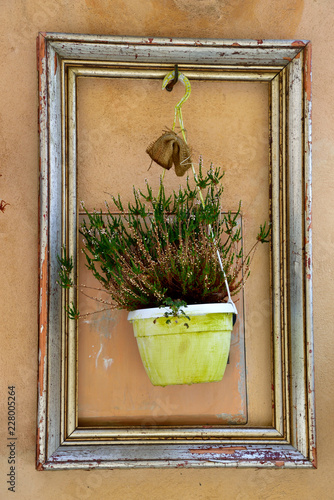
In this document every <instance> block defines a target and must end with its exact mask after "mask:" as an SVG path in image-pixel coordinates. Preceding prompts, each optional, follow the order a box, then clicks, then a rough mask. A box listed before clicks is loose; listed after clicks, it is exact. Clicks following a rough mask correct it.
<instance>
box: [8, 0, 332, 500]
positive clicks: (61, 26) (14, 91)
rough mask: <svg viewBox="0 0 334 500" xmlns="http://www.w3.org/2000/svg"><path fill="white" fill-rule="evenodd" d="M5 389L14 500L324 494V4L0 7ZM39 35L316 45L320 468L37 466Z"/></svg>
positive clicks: (328, 310)
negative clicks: (13, 403)
mask: <svg viewBox="0 0 334 500" xmlns="http://www.w3.org/2000/svg"><path fill="white" fill-rule="evenodd" d="M0 13H1V20H2V22H1V25H0V33H1V35H0V47H1V72H0V75H1V76H0V78H1V94H0V103H1V104H0V127H1V128H0V146H1V147H0V155H1V156H0V158H1V159H0V174H2V177H0V199H4V200H5V201H7V202H8V203H9V204H10V205H9V206H7V208H6V211H5V212H4V213H0V256H1V258H0V266H1V267H0V276H1V291H0V294H1V300H0V318H1V320H0V325H1V341H2V349H1V358H2V362H1V381H2V384H1V393H2V400H3V402H4V403H6V389H7V386H8V385H15V386H16V391H17V407H18V416H17V429H18V431H17V432H18V441H17V453H18V467H17V471H18V476H17V493H16V496H17V498H22V499H56V498H57V499H58V498H60V499H64V500H65V499H68V500H70V499H71V500H72V499H76V498H78V499H85V498H115V499H137V498H144V499H160V498H166V499H179V498H184V499H194V498H198V499H210V500H211V499H222V498H227V499H238V500H241V499H248V498H250V499H252V498H255V499H267V498H269V499H279V498H288V499H330V498H333V497H334V492H333V488H334V479H333V466H332V450H333V447H334V446H333V445H334V439H333V430H334V424H333V415H334V394H333V387H334V373H333V369H332V366H333V357H334V349H333V347H334V346H333V336H332V330H333V327H332V324H331V318H332V317H333V312H332V309H333V308H332V303H333V299H334V292H333V288H332V286H331V285H332V276H333V265H332V261H331V258H332V257H333V254H334V251H333V242H334V229H333V224H332V214H333V204H334V197H333V194H332V193H333V185H334V181H333V175H332V171H331V160H334V145H333V143H332V138H333V136H334V134H333V132H334V130H333V129H334V118H333V111H332V109H333V104H332V103H333V101H334V99H333V97H334V96H333V93H334V91H333V84H332V81H333V78H332V77H333V76H334V75H333V73H334V64H333V57H332V56H331V42H332V41H334V34H333V29H332V26H333V23H334V4H333V2H332V1H331V0H318V1H317V0H305V1H303V0H281V1H279V2H278V1H275V2H268V1H267V0H234V1H233V0H232V1H229V0H128V1H124V0H123V1H122V0H114V1H113V2H110V1H108V0H85V1H84V0H77V1H76V2H69V1H68V0H59V1H58V2H56V3H54V2H51V0H44V1H43V2H42V1H41V0H32V1H30V2H26V1H24V0H0ZM38 31H59V32H74V33H92V34H114V35H130V36H131V35H133V36H150V35H153V36H178V37H198V38H200V37H202V38H206V37H207V38H212V37H217V38H274V39H275V38H283V39H284V38H285V39H292V38H296V39H310V40H311V41H312V42H313V81H314V84H313V144H314V146H313V153H314V154H313V163H314V170H313V197H314V203H313V231H314V232H313V235H314V328H315V362H316V403H317V436H318V469H317V470H305V471H303V470H298V471H296V470H275V471H266V470H222V469H212V470H205V469H204V470H191V469H189V470H122V471H116V470H114V471H93V472H82V471H72V472H56V473H55V472H37V471H35V429H36V376H37V293H38V292H37V245H38V141H37V71H36V56H35V38H36V35H37V32H38ZM6 417H7V412H6V404H3V405H2V406H1V418H0V422H1V425H0V432H1V451H0V454H1V475H0V497H1V498H11V497H10V495H12V494H11V493H10V492H8V491H7V485H6V480H7V479H6V474H7V472H8V470H7V469H8V464H7V450H8V448H6V438H7V425H6V422H7V420H6Z"/></svg>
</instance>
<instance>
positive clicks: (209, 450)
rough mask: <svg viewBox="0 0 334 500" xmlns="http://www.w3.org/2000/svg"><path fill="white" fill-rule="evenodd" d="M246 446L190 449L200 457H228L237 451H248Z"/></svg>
mask: <svg viewBox="0 0 334 500" xmlns="http://www.w3.org/2000/svg"><path fill="white" fill-rule="evenodd" d="M246 449H247V448H246V447H245V446H233V447H232V446H231V447H222V448H205V449H190V450H189V451H190V453H198V454H200V455H203V454H206V453H217V454H218V453H223V454H224V453H225V454H226V455H233V454H234V453H235V452H236V451H237V450H246Z"/></svg>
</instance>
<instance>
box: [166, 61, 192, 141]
mask: <svg viewBox="0 0 334 500" xmlns="http://www.w3.org/2000/svg"><path fill="white" fill-rule="evenodd" d="M174 79H175V70H172V71H170V72H169V73H167V75H166V76H165V78H164V79H163V82H162V90H163V89H165V88H166V87H167V85H168V83H169V82H170V81H171V80H174ZM178 79H179V80H180V81H181V82H182V83H183V85H184V86H185V88H186V93H185V94H184V96H183V97H182V99H181V100H180V101H179V102H178V103H177V105H176V106H175V116H174V123H173V128H172V130H174V129H175V125H176V117H178V119H179V122H180V126H181V132H182V135H183V137H184V139H185V134H184V126H183V118H182V111H181V106H182V105H183V104H184V103H185V102H186V100H187V99H188V98H189V96H190V93H191V85H190V81H189V80H188V78H187V77H186V76H185V75H184V74H183V73H179V75H178Z"/></svg>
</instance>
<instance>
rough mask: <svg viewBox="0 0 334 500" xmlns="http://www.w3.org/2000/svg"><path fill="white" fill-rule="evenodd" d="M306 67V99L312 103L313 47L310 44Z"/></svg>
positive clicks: (307, 50) (306, 54)
mask: <svg viewBox="0 0 334 500" xmlns="http://www.w3.org/2000/svg"><path fill="white" fill-rule="evenodd" d="M304 53H305V59H306V60H305V65H304V91H305V94H306V99H307V100H308V101H311V93H312V45H311V43H308V44H307V46H306V48H305V50H304Z"/></svg>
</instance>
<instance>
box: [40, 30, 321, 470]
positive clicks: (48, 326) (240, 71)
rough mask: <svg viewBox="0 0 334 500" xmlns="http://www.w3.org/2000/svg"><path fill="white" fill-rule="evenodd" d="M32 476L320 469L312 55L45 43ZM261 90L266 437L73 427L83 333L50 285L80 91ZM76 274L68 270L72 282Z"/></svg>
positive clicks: (131, 43)
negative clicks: (266, 163)
mask: <svg viewBox="0 0 334 500" xmlns="http://www.w3.org/2000/svg"><path fill="white" fill-rule="evenodd" d="M37 48H38V71H39V129H40V275H39V279H40V315H39V318H40V319H39V381H38V432H37V468H38V469H39V470H51V469H71V468H82V469H86V468H87V469H88V468H119V467H123V468H126V467H176V466H185V467H198V466H206V467H217V466H223V467H234V466H238V467H271V468H274V467H287V468H293V467H303V468H308V467H315V466H316V448H315V416H314V375H313V366H314V365H313V325H312V263H311V257H312V255H311V246H312V244H311V46H310V43H309V42H308V41H305V40H195V39H163V38H147V39H145V38H133V37H126V38H123V37H112V36H95V35H74V34H59V33H40V34H39V37H38V39H37ZM175 63H178V64H179V66H180V70H182V71H183V72H184V73H185V74H186V75H187V76H188V78H190V79H204V80H210V79H215V80H221V81H224V80H236V81H237V80H239V81H240V80H243V81H265V82H268V83H269V85H268V86H269V102H270V106H269V108H270V165H271V167H270V181H271V182H270V193H269V197H270V209H271V220H272V225H273V232H272V244H271V285H272V350H273V421H272V426H270V427H261V428H249V427H245V426H212V427H210V428H204V427H189V426H188V427H187V426H183V427H174V428H172V427H149V428H140V427H113V428H112V427H108V428H105V427H97V428H80V427H78V414H77V328H76V325H75V324H74V323H73V322H72V323H69V322H67V320H66V318H65V315H64V314H63V307H62V306H63V304H64V302H66V301H67V300H70V299H71V297H69V296H68V294H64V293H63V292H61V290H60V287H58V286H57V284H56V279H57V269H58V267H57V260H56V257H57V254H59V253H60V249H61V245H62V244H63V243H66V245H67V248H68V249H69V251H70V253H71V254H72V255H73V256H74V259H75V262H76V255H77V217H78V213H77V199H76V152H77V150H76V83H77V78H78V77H82V76H96V77H108V78H112V77H114V78H160V79H162V78H163V76H164V75H165V74H166V72H167V70H170V69H171V68H173V65H174V64H175ZM75 275H76V269H74V276H75Z"/></svg>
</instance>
